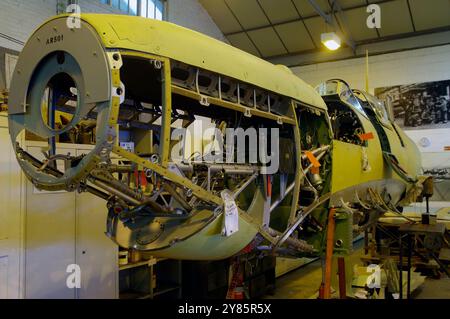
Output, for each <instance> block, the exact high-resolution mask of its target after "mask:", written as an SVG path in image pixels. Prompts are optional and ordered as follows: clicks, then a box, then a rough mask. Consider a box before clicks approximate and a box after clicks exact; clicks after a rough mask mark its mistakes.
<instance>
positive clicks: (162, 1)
mask: <svg viewBox="0 0 450 319" xmlns="http://www.w3.org/2000/svg"><path fill="white" fill-rule="evenodd" d="M124 1H125V2H126V6H127V10H124V9H122V4H123V3H124ZM148 1H151V2H153V8H154V11H153V14H150V15H149V12H148ZM99 2H100V3H101V4H103V5H107V6H110V7H112V8H114V9H117V10H119V11H120V12H122V13H124V14H128V15H132V16H137V17H143V18H148V19H156V20H161V21H165V20H167V19H166V12H167V1H166V0H136V3H137V7H136V13H135V14H134V13H133V12H131V10H130V0H116V2H117V6H116V5H115V4H114V3H113V0H99ZM143 2H145V4H146V6H145V7H146V8H147V10H146V13H145V15H143V14H142V5H143ZM158 4H159V5H158ZM158 8H159V9H161V10H160V11H161V13H160V17H159V14H158Z"/></svg>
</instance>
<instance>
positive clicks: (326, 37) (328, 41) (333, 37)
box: [320, 32, 341, 51]
mask: <svg viewBox="0 0 450 319" xmlns="http://www.w3.org/2000/svg"><path fill="white" fill-rule="evenodd" d="M320 38H321V40H322V43H323V44H324V45H325V46H326V47H327V48H328V49H329V50H331V51H334V50H337V49H339V48H340V47H341V39H340V38H339V37H338V35H337V34H336V33H334V32H329V33H322V35H321V36H320Z"/></svg>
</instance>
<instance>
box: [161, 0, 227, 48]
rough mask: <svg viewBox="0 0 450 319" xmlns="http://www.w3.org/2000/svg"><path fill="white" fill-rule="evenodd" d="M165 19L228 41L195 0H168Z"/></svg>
mask: <svg viewBox="0 0 450 319" xmlns="http://www.w3.org/2000/svg"><path fill="white" fill-rule="evenodd" d="M168 1H169V2H168V12H167V20H168V21H170V22H173V23H176V24H178V25H181V26H183V27H186V28H189V29H192V30H195V31H198V32H201V33H204V34H206V35H209V36H210V37H213V38H216V39H218V40H221V41H224V42H228V41H227V40H226V39H225V37H224V35H223V34H222V32H221V31H220V29H219V28H218V27H217V25H216V24H215V23H214V21H213V20H212V19H211V17H210V16H209V14H208V12H206V10H205V9H204V8H203V7H202V5H201V4H200V3H199V2H198V1H197V0H168Z"/></svg>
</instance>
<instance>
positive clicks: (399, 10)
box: [200, 0, 450, 60]
mask: <svg viewBox="0 0 450 319" xmlns="http://www.w3.org/2000/svg"><path fill="white" fill-rule="evenodd" d="M200 3H201V4H202V5H203V6H204V8H205V9H206V10H207V11H208V13H209V14H210V15H211V17H212V19H213V20H214V21H215V22H216V24H217V25H218V27H219V28H220V29H221V31H222V32H223V33H224V35H225V36H226V38H227V39H228V41H229V42H230V43H231V44H232V45H234V46H236V47H238V48H240V49H242V50H244V51H247V52H250V53H252V54H254V55H256V56H259V57H262V58H265V59H269V60H272V59H275V60H277V59H278V60H279V59H283V58H286V57H290V56H298V55H302V54H311V53H314V52H320V51H323V50H324V48H323V47H322V45H321V43H320V35H321V33H324V32H331V31H336V32H338V33H340V34H341V36H343V37H344V38H345V40H346V44H344V47H345V46H347V47H353V48H352V51H353V53H354V54H355V53H356V48H358V47H359V46H362V45H365V44H368V43H371V44H373V43H379V42H383V41H387V40H394V39H405V38H408V37H414V36H418V35H424V34H431V33H436V32H442V31H449V30H450V0H433V1H429V0H200ZM371 3H376V4H378V5H379V6H380V8H381V28H380V29H369V28H368V27H367V26H366V20H367V17H368V16H369V13H367V11H366V9H367V6H368V5H369V4H371ZM314 5H315V6H316V7H314ZM332 6H334V10H332ZM330 16H332V17H333V19H332V21H333V23H332V24H329V23H328V24H327V23H326V19H327V17H330ZM333 29H334V30H333ZM285 60H286V59H285Z"/></svg>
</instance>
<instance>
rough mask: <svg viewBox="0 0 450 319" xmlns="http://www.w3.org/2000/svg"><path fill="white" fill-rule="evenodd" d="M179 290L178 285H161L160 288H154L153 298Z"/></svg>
mask: <svg viewBox="0 0 450 319" xmlns="http://www.w3.org/2000/svg"><path fill="white" fill-rule="evenodd" d="M178 289H180V286H179V285H176V284H173V285H170V284H162V285H161V287H160V288H156V289H155V291H154V293H153V295H154V296H159V295H163V294H165V293H168V292H171V291H175V290H178Z"/></svg>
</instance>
